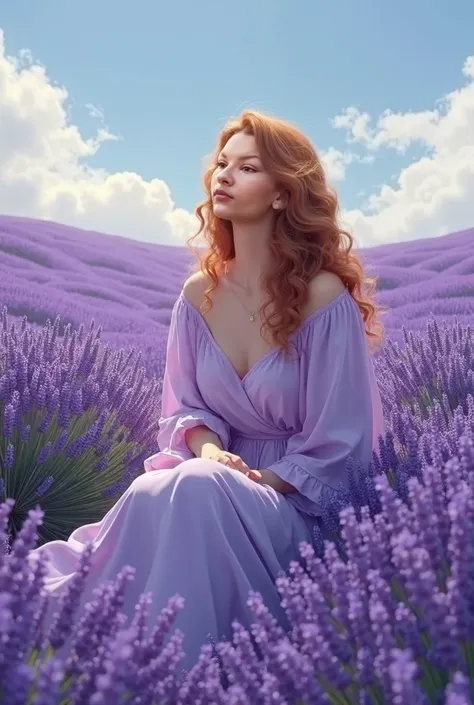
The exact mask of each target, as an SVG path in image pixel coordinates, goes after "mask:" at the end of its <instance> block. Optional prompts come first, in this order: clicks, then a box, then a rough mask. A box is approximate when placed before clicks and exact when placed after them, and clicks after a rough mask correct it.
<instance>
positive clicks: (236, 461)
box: [201, 448, 262, 482]
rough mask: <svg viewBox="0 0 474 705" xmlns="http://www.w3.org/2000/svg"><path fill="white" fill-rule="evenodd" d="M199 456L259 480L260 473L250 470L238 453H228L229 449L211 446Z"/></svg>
mask: <svg viewBox="0 0 474 705" xmlns="http://www.w3.org/2000/svg"><path fill="white" fill-rule="evenodd" d="M201 457H204V458H206V460H215V461H216V462H218V463H221V465H225V466H226V468H231V469H232V470H238V471H239V472H241V473H243V474H244V475H246V476H247V477H249V478H250V479H251V480H255V481H256V482H259V481H260V480H261V477H262V476H261V473H260V472H259V471H258V470H251V469H250V468H249V466H248V465H247V463H244V461H243V460H242V458H241V457H240V455H236V454H235V453H229V451H227V450H221V449H220V448H212V449H210V450H209V451H208V452H206V453H205V454H203V455H202V456H201Z"/></svg>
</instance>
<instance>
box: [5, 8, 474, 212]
mask: <svg viewBox="0 0 474 705" xmlns="http://www.w3.org/2000/svg"><path fill="white" fill-rule="evenodd" d="M0 27H1V28H2V29H3V31H4V38H5V43H6V53H7V54H9V55H16V54H17V53H18V52H19V51H20V50H21V49H24V48H28V49H29V50H30V51H31V52H32V55H33V57H34V60H35V61H39V62H41V63H42V64H43V65H44V66H45V67H46V71H47V74H48V77H49V79H50V80H51V81H54V82H57V83H58V84H59V85H61V86H64V87H65V88H66V89H67V91H68V93H69V118H70V120H71V122H72V123H73V124H75V125H77V126H78V128H79V130H80V131H81V134H82V135H83V136H84V137H88V136H91V135H93V134H94V131H95V130H96V128H97V119H95V118H93V117H91V115H90V114H89V111H88V109H87V107H86V106H87V104H93V105H95V106H98V107H100V109H101V110H103V113H104V115H105V122H106V124H107V126H108V128H109V129H110V131H111V132H112V133H114V134H116V135H119V136H120V140H119V141H110V142H106V143H104V144H103V145H101V147H100V150H99V151H98V152H97V154H95V155H94V156H92V157H91V158H90V160H89V163H90V164H91V165H92V166H95V167H101V168H104V169H106V170H107V171H110V172H116V171H117V172H119V171H120V172H123V171H134V172H137V173H138V174H140V175H141V176H142V177H143V178H144V179H146V180H150V179H152V178H155V177H156V178H159V179H163V180H164V181H165V182H166V183H167V184H168V185H169V187H170V189H171V194H172V198H173V200H174V201H175V203H176V204H177V205H178V206H180V207H182V208H184V209H186V210H189V211H191V210H192V209H193V207H194V205H195V203H196V201H197V200H198V199H199V198H200V197H201V185H200V176H201V171H202V158H203V156H204V155H205V154H206V153H208V152H209V151H210V150H211V149H212V148H213V146H214V142H215V137H216V134H217V132H218V130H219V128H220V127H221V125H222V124H223V122H224V121H225V119H226V118H227V117H229V116H231V115H235V114H237V113H239V112H240V110H242V109H243V108H245V107H256V108H259V109H263V110H264V111H268V112H271V113H273V114H276V115H278V116H282V117H286V118H288V119H290V120H291V121H293V122H296V123H297V124H298V125H299V126H300V127H301V128H303V129H304V130H305V131H306V132H307V133H308V135H309V136H310V138H311V139H312V140H313V142H314V143H315V144H316V145H317V147H318V148H320V149H321V150H327V149H329V148H330V147H333V148H336V149H339V150H344V149H345V148H346V146H347V143H346V134H345V131H344V130H337V129H335V128H334V127H333V126H332V125H331V119H332V118H334V117H335V116H336V115H338V114H340V113H342V112H343V111H344V110H345V109H346V108H347V107H349V106H355V107H357V108H359V110H360V111H362V112H365V111H366V112H368V113H370V114H371V115H372V116H374V117H375V118H377V117H378V116H379V115H380V114H381V113H383V111H384V110H386V109H391V110H393V111H397V112H398V111H400V112H402V113H407V112H411V111H414V112H417V111H424V110H431V109H433V108H434V107H435V106H436V102H437V101H438V100H439V99H440V98H442V97H443V96H444V95H446V94H447V93H449V92H450V91H453V90H455V89H456V88H458V87H460V86H461V85H462V84H463V77H462V73H461V71H462V67H463V63H464V61H465V60H466V58H467V57H468V56H469V55H472V54H474V32H473V28H474V3H472V0H452V2H450V3H438V7H436V3H433V2H428V0H418V1H417V2H412V1H411V0H410V1H408V0H399V2H397V3H382V2H375V0H359V1H358V2H354V1H353V0H352V1H351V0H333V1H332V2H318V1H317V0H312V1H311V0H295V2H294V3H293V4H291V3H289V2H283V0H253V1H251V0H240V1H239V2H238V3H231V2H217V0H206V1H205V2H201V3H199V2H192V1H191V0H187V1H183V0H175V1H174V2H167V3H160V2H153V1H152V0H134V2H130V1H127V2H125V0H114V2H112V1H111V0H100V1H99V2H94V3H93V2H92V0H81V2H80V3H72V2H64V0H28V1H27V0H16V1H15V2H9V3H5V4H3V8H2V9H1V11H0ZM422 153H423V150H422V148H421V147H420V145H419V144H417V143H416V142H413V143H412V144H411V145H410V148H409V149H408V151H407V152H406V153H405V154H399V153H397V151H396V150H394V149H390V148H388V149H385V148H384V149H382V150H381V151H379V152H378V154H377V158H376V159H375V160H374V161H373V163H354V164H351V165H350V167H349V168H348V169H347V174H346V177H345V179H344V180H342V181H341V182H340V183H338V184H337V187H338V189H339V192H340V195H341V202H342V205H343V207H344V208H346V209H354V208H358V207H360V206H361V204H362V203H363V201H364V198H365V197H367V196H368V195H369V194H370V193H373V192H374V191H376V190H377V188H378V187H379V186H380V185H381V184H383V183H387V184H390V183H391V182H392V181H393V179H396V177H397V175H398V174H399V172H400V169H401V168H403V166H404V165H406V164H408V163H410V161H411V160H413V159H417V158H419V157H420V156H421V155H422ZM472 224H473V225H474V222H473V223H472Z"/></svg>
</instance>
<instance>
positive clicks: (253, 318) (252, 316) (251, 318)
mask: <svg viewBox="0 0 474 705" xmlns="http://www.w3.org/2000/svg"><path fill="white" fill-rule="evenodd" d="M250 320H251V321H252V323H253V322H254V320H255V316H254V314H253V313H251V314H250Z"/></svg>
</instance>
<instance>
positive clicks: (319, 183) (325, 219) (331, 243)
mask: <svg viewBox="0 0 474 705" xmlns="http://www.w3.org/2000/svg"><path fill="white" fill-rule="evenodd" d="M238 132H244V133H246V134H249V135H253V136H254V138H255V141H256V144H257V147H258V150H259V153H260V157H261V161H262V163H263V166H264V169H266V170H267V171H268V172H269V173H271V174H272V175H273V177H274V178H275V180H276V182H277V183H278V187H279V188H280V189H284V190H285V192H286V194H287V196H288V203H287V206H286V208H284V209H283V210H281V211H279V212H278V214H277V215H276V221H275V229H274V232H273V234H272V238H271V241H270V248H271V254H272V258H271V259H272V261H273V263H274V265H273V268H272V271H270V272H268V273H267V275H266V278H265V280H264V281H263V287H264V291H265V292H266V295H267V296H266V301H265V304H264V306H263V307H262V318H263V321H264V323H263V325H264V326H266V328H267V330H268V331H269V332H270V334H271V336H272V339H273V341H274V343H275V345H277V346H279V347H281V348H282V349H283V350H285V352H286V353H288V350H289V338H290V336H291V335H292V334H293V333H294V332H296V331H297V330H298V328H299V327H300V326H301V324H302V314H301V311H302V307H303V306H304V304H305V303H306V301H307V297H308V282H310V280H311V279H312V278H313V277H314V275H315V274H317V273H318V272H319V271H322V270H326V271H330V272H334V273H335V274H337V275H339V277H340V278H341V279H342V281H343V282H344V284H345V286H346V287H347V289H348V290H349V292H350V294H351V295H352V297H353V298H354V300H355V301H356V302H357V305H358V306H359V309H360V311H361V314H362V317H363V320H364V324H365V331H366V336H367V338H368V342H369V347H370V348H371V349H374V348H378V347H380V345H381V343H382V339H383V330H384V328H383V325H382V323H381V322H380V321H379V320H377V315H378V312H379V311H381V308H380V307H379V306H378V305H377V304H376V303H375V301H374V291H375V286H376V281H377V280H376V277H368V276H366V275H365V273H364V267H363V265H362V263H361V261H360V259H359V258H358V257H357V256H356V255H355V254H354V253H353V252H351V250H352V247H353V244H354V238H353V236H352V235H351V234H350V233H349V232H348V231H347V230H344V229H343V228H342V227H341V226H340V225H339V223H338V216H339V204H338V198H337V195H336V192H335V191H334V189H332V188H331V187H330V186H329V185H328V183H327V181H326V176H325V173H324V170H323V167H322V164H321V160H320V159H319V157H318V154H317V152H316V150H315V149H314V147H313V145H312V144H311V142H310V141H309V139H308V138H307V137H306V136H305V135H304V134H303V133H302V132H301V131H300V130H298V129H297V128H296V127H294V126H293V125H291V124H290V123H288V122H286V121H284V120H280V119H276V118H273V117H269V116H267V115H264V114H262V113H260V112H257V111H253V110H246V111H244V112H243V113H242V114H241V115H240V117H239V118H237V119H234V120H232V121H230V122H228V123H227V124H226V126H225V127H224V129H223V130H222V131H221V133H220V135H219V137H218V141H217V147H216V150H215V153H214V155H213V159H212V162H211V164H210V165H209V167H208V169H207V170H206V172H205V175H204V188H205V191H206V194H207V197H206V199H205V200H204V201H203V202H201V203H200V204H198V206H197V207H196V216H197V218H198V219H199V221H200V227H199V230H198V231H197V233H195V235H193V236H192V237H191V238H189V240H188V242H187V244H188V247H189V248H190V249H191V250H192V251H193V252H194V253H195V254H196V255H197V257H198V260H199V264H198V266H197V269H198V270H199V269H200V270H201V271H202V272H203V273H204V274H206V275H207V276H208V278H209V279H210V284H209V286H208V287H207V289H206V291H205V293H204V302H203V305H204V306H205V308H206V310H207V311H208V310H209V308H210V307H211V306H212V300H211V294H212V292H213V291H214V289H216V287H217V286H218V282H219V278H220V277H221V276H222V275H223V274H224V271H225V266H226V263H227V262H229V261H231V260H232V259H233V258H234V257H235V249H234V240H233V234H232V223H231V222H230V221H227V220H223V219H221V218H218V217H217V216H216V215H215V214H214V212H213V209H212V198H211V178H212V174H213V172H214V170H215V169H216V166H217V157H218V155H219V153H220V152H221V150H222V149H223V147H224V146H225V144H226V143H227V142H228V140H229V139H230V138H231V137H232V136H233V135H235V134H236V133H238ZM200 237H204V240H205V242H206V243H207V245H208V248H207V249H206V250H205V251H204V253H203V252H202V251H201V252H200V251H199V248H198V247H197V246H195V241H196V239H197V238H200ZM268 309H271V314H270V315H268V314H267V312H268Z"/></svg>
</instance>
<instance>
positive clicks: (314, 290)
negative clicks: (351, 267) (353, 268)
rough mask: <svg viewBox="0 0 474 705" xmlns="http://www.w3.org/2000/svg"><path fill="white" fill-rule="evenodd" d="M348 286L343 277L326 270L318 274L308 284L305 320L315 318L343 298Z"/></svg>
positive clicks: (304, 309)
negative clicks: (340, 297)
mask: <svg viewBox="0 0 474 705" xmlns="http://www.w3.org/2000/svg"><path fill="white" fill-rule="evenodd" d="M345 289H346V286H345V284H344V282H343V281H342V279H341V277H340V276H339V275H338V274H335V273H334V272H328V271H326V270H324V271H322V272H318V273H317V274H316V275H315V276H314V277H313V278H312V279H311V280H310V281H309V282H308V298H307V300H306V304H305V306H304V308H303V311H302V313H303V320H304V319H306V318H309V317H310V316H313V315H314V314H316V313H317V312H318V311H323V310H324V309H325V308H327V307H328V306H330V304H331V303H332V302H333V301H335V300H336V299H338V298H339V296H341V294H342V293H343V292H344V291H345Z"/></svg>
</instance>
